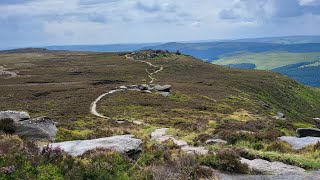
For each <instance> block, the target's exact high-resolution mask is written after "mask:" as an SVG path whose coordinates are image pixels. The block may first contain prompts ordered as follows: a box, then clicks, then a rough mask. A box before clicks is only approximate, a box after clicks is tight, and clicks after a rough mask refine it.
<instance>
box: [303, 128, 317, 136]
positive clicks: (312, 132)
mask: <svg viewBox="0 0 320 180" xmlns="http://www.w3.org/2000/svg"><path fill="white" fill-rule="evenodd" d="M297 134H298V137H307V136H310V137H320V129H317V128H298V129H297Z"/></svg>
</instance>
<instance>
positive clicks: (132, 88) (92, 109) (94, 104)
mask: <svg viewBox="0 0 320 180" xmlns="http://www.w3.org/2000/svg"><path fill="white" fill-rule="evenodd" d="M125 56H126V58H127V59H128V60H133V61H138V62H142V63H145V64H147V65H149V66H150V67H154V68H158V70H156V71H154V72H151V73H150V72H149V71H148V68H146V72H147V73H148V77H149V78H150V79H151V80H150V82H149V84H152V83H154V81H155V80H156V79H155V78H154V77H153V75H154V74H157V73H159V72H161V71H162V70H163V67H162V66H161V67H160V68H159V67H158V66H156V65H154V64H152V63H150V62H147V61H143V60H135V59H134V58H133V57H130V56H129V55H125ZM127 90H129V91H142V90H140V89H139V88H138V87H137V85H130V86H127V87H126V86H123V87H121V86H120V87H118V88H116V89H114V90H111V91H109V92H107V93H104V94H101V95H100V96H99V97H97V98H96V99H95V100H94V101H93V102H92V103H91V106H90V112H91V114H93V115H94V116H97V117H100V118H105V119H110V118H109V117H106V116H104V115H102V114H100V113H98V111H97V104H98V102H99V101H100V100H101V99H102V98H103V97H105V96H107V95H111V94H114V93H116V92H122V91H127ZM145 92H148V91H145Z"/></svg>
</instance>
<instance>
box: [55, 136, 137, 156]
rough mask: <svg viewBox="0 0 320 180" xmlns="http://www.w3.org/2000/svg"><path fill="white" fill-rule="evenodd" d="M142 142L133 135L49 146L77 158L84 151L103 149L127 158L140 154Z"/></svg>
mask: <svg viewBox="0 0 320 180" xmlns="http://www.w3.org/2000/svg"><path fill="white" fill-rule="evenodd" d="M141 145H142V141H141V140H140V139H135V138H133V135H123V136H113V137H106V138H100V139H92V140H78V141H67V142H61V143H53V144H49V146H52V147H53V148H56V147H60V148H61V149H62V150H64V151H65V152H67V153H68V154H70V155H72V156H79V155H82V154H83V153H85V152H86V151H89V150H93V149H96V148H105V149H110V150H114V151H118V152H120V153H125V154H127V155H129V156H133V155H136V154H137V153H139V152H141V147H140V146H141Z"/></svg>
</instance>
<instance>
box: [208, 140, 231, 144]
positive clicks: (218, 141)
mask: <svg viewBox="0 0 320 180" xmlns="http://www.w3.org/2000/svg"><path fill="white" fill-rule="evenodd" d="M227 143H228V142H227V141H225V140H223V139H208V140H207V141H206V144H227Z"/></svg>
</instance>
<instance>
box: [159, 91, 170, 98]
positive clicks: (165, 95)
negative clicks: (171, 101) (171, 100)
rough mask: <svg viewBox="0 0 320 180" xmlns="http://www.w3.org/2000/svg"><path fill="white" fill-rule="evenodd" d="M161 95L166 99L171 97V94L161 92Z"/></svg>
mask: <svg viewBox="0 0 320 180" xmlns="http://www.w3.org/2000/svg"><path fill="white" fill-rule="evenodd" d="M159 94H161V95H162V96H164V97H168V96H170V92H159Z"/></svg>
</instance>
